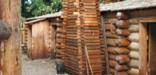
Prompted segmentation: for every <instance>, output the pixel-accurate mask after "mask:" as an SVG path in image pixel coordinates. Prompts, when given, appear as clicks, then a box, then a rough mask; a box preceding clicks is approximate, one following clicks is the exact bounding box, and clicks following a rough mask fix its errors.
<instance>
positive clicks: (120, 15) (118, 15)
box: [116, 12, 128, 20]
mask: <svg viewBox="0 0 156 75" xmlns="http://www.w3.org/2000/svg"><path fill="white" fill-rule="evenodd" d="M116 18H117V19H118V20H127V19H128V16H127V15H126V14H124V13H123V12H117V13H116Z"/></svg>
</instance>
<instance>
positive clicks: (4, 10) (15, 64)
mask: <svg viewBox="0 0 156 75" xmlns="http://www.w3.org/2000/svg"><path fill="white" fill-rule="evenodd" d="M0 9H1V13H0V15H1V17H0V19H2V21H4V22H6V23H8V24H9V25H10V27H11V29H12V33H11V36H10V38H9V39H8V40H6V41H5V47H4V50H5V51H4V56H3V57H4V58H3V65H2V67H3V75H20V63H19V56H18V54H19V47H18V46H19V39H18V38H19V37H18V25H19V13H20V10H19V9H20V0H0Z"/></svg>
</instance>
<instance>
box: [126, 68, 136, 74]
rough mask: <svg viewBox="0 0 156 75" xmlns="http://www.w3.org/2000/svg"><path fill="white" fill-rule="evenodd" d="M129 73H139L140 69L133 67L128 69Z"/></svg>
mask: <svg viewBox="0 0 156 75" xmlns="http://www.w3.org/2000/svg"><path fill="white" fill-rule="evenodd" d="M128 74H129V75H139V69H134V68H131V69H130V70H129V71H128Z"/></svg>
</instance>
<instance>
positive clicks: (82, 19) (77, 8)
mask: <svg viewBox="0 0 156 75" xmlns="http://www.w3.org/2000/svg"><path fill="white" fill-rule="evenodd" d="M66 2H67V7H70V8H68V12H67V15H65V17H64V18H65V19H66V17H67V21H66V23H67V25H66V26H65V30H66V31H65V51H64V64H65V69H66V71H67V72H68V73H70V74H71V75H90V74H94V75H101V74H102V71H103V69H102V54H101V42H100V29H99V20H98V19H99V11H98V10H96V8H98V1H97V0H92V1H89V0H83V1H81V0H67V1H66ZM84 8H85V9H84ZM65 12H66V11H65ZM87 57H88V58H87ZM95 61H96V62H95Z"/></svg>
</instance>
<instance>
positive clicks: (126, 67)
mask: <svg viewBox="0 0 156 75" xmlns="http://www.w3.org/2000/svg"><path fill="white" fill-rule="evenodd" d="M115 69H116V71H118V72H121V71H127V70H128V69H129V68H128V66H127V65H119V64H117V65H116V66H115Z"/></svg>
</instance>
